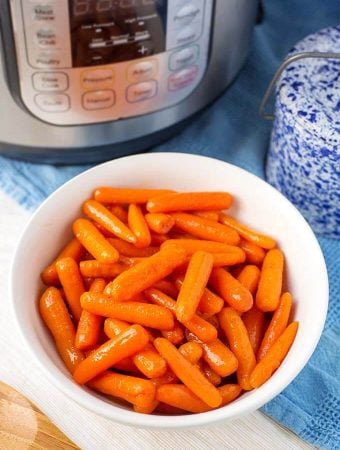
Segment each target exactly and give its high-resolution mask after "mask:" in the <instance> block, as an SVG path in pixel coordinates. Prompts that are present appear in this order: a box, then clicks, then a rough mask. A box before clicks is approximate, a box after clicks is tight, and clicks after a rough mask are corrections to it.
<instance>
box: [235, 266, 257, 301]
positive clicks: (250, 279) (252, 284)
mask: <svg viewBox="0 0 340 450" xmlns="http://www.w3.org/2000/svg"><path fill="white" fill-rule="evenodd" d="M260 273H261V272H260V269H259V268H258V267H257V266H254V265H248V266H244V267H243V269H242V270H241V273H240V274H239V276H238V277H237V279H238V281H239V282H240V283H241V284H242V286H244V287H245V288H246V289H248V291H249V292H250V293H251V294H252V295H255V294H256V290H257V286H258V284H259V280H260Z"/></svg>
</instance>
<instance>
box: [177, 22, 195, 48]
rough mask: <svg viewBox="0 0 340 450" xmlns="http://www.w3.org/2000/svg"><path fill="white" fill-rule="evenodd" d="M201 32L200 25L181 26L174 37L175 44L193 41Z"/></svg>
mask: <svg viewBox="0 0 340 450" xmlns="http://www.w3.org/2000/svg"><path fill="white" fill-rule="evenodd" d="M200 34H201V27H200V26H199V27H198V26H196V27H194V26H188V27H185V28H183V29H182V30H181V31H180V32H179V33H178V35H177V36H176V38H175V42H176V45H185V44H189V43H190V42H193V41H195V40H196V39H198V38H199V36H200Z"/></svg>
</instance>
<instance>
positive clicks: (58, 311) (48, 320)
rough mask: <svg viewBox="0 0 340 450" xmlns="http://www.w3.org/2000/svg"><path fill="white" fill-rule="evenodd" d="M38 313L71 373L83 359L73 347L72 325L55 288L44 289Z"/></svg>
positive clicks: (79, 352) (80, 353) (74, 333)
mask: <svg viewBox="0 0 340 450" xmlns="http://www.w3.org/2000/svg"><path fill="white" fill-rule="evenodd" d="M39 311H40V315H41V317H42V319H43V321H44V322H45V325H46V326H47V328H48V329H49V330H50V332H51V334H52V336H53V338H54V341H55V343H56V346H57V350H58V352H59V355H60V357H61V359H62V360H63V361H64V363H65V365H66V367H67V368H68V370H69V371H70V372H71V373H73V372H74V370H75V369H76V367H77V365H78V364H79V363H80V362H81V361H82V360H83V358H84V357H83V354H82V352H81V351H79V350H78V349H77V348H76V347H75V345H74V341H75V337H76V332H75V329H74V325H73V323H72V320H71V318H70V316H69V314H68V311H67V308H66V305H65V303H64V300H63V298H62V296H61V294H60V292H59V290H58V289H57V288H55V287H49V288H48V289H46V291H45V292H44V293H43V295H42V297H41V298H40V301H39Z"/></svg>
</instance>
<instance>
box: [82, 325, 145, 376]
mask: <svg viewBox="0 0 340 450" xmlns="http://www.w3.org/2000/svg"><path fill="white" fill-rule="evenodd" d="M148 342H149V336H148V334H147V332H146V331H145V330H144V328H143V327H141V326H140V325H132V326H131V327H129V328H127V329H126V330H125V331H123V332H122V333H121V334H120V335H119V336H117V337H115V338H113V339H110V340H109V341H107V342H105V343H104V344H103V345H101V346H100V347H99V348H98V349H97V350H96V351H95V352H94V353H92V354H91V355H90V356H88V357H87V358H86V359H84V360H83V361H82V362H81V363H80V364H79V365H78V366H77V368H76V370H75V371H74V373H73V378H74V379H75V381H76V382H77V383H79V384H84V383H87V382H88V381H89V380H91V379H92V378H94V377H95V376H97V375H99V374H100V373H101V372H103V371H104V370H106V369H108V368H109V367H111V366H113V365H114V364H115V363H117V362H118V361H121V360H122V359H124V358H127V357H128V356H131V355H133V354H134V353H137V352H138V351H140V350H142V349H143V348H144V347H145V346H146V344H147V343H148Z"/></svg>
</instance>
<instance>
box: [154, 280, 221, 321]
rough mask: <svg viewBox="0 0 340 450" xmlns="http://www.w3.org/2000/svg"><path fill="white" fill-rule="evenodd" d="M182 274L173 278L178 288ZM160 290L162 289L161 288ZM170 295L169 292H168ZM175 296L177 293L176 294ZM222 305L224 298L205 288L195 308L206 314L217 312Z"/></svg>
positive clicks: (181, 281)
mask: <svg viewBox="0 0 340 450" xmlns="http://www.w3.org/2000/svg"><path fill="white" fill-rule="evenodd" d="M183 280H184V276H178V277H176V279H175V285H176V286H177V287H178V288H179V289H180V288H181V286H182V284H183ZM161 290H162V289H161ZM169 295H170V294H169ZM176 296H177V295H176ZM223 306H224V300H223V299H222V298H221V297H219V296H218V295H216V294H215V293H214V292H212V291H211V290H210V289H208V288H205V289H204V291H203V294H202V296H201V299H200V302H199V304H198V307H197V309H198V310H199V311H200V312H201V313H202V314H207V315H208V316H211V315H214V314H217V313H219V312H220V311H221V309H222V308H223Z"/></svg>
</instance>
